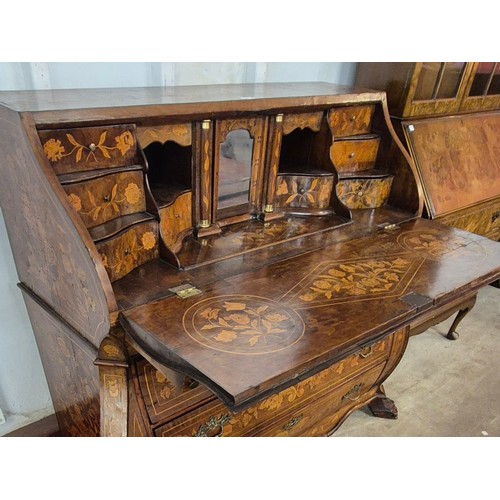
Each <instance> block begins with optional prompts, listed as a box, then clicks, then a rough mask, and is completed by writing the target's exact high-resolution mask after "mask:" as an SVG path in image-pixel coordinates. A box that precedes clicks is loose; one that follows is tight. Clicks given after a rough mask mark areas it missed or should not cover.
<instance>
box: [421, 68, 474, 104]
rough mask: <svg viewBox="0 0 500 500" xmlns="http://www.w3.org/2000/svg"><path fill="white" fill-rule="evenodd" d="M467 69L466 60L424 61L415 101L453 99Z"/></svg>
mask: <svg viewBox="0 0 500 500" xmlns="http://www.w3.org/2000/svg"><path fill="white" fill-rule="evenodd" d="M464 70H465V63H464V62H446V63H435V62H426V63H422V69H421V71H420V75H419V78H418V83H417V88H416V91H415V97H414V98H413V100H414V101H423V100H435V99H453V98H454V97H456V96H457V93H458V88H459V87H460V82H461V79H462V76H463V74H464Z"/></svg>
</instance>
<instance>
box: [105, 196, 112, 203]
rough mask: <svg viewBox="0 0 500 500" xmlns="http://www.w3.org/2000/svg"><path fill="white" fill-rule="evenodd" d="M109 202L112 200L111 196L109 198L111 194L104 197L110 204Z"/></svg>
mask: <svg viewBox="0 0 500 500" xmlns="http://www.w3.org/2000/svg"><path fill="white" fill-rule="evenodd" d="M109 200H111V196H109V194H105V195H104V201H105V202H108V201H109Z"/></svg>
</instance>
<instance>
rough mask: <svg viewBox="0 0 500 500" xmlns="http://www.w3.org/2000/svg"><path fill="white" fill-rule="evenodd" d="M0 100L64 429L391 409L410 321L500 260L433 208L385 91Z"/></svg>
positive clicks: (116, 430)
mask: <svg viewBox="0 0 500 500" xmlns="http://www.w3.org/2000/svg"><path fill="white" fill-rule="evenodd" d="M0 102H2V105H1V107H0V152H1V158H2V161H1V164H0V172H1V188H0V203H1V208H2V212H3V214H4V217H5V222H6V226H7V230H8V234H9V239H10V243H11V247H12V250H13V254H14V260H15V263H16V268H17V272H18V275H19V280H20V283H19V286H20V288H21V290H22V292H23V297H24V299H25V302H26V306H27V310H28V313H29V316H30V320H31V323H32V326H33V330H34V333H35V337H36V341H37V344H38V348H39V351H40V356H41V359H42V363H43V367H44V371H45V374H46V377H47V381H48V384H49V388H50V392H51V396H52V399H53V403H54V407H55V409H56V413H57V418H58V422H59V425H60V429H61V433H62V434H63V435H69V436H99V435H100V436H219V435H222V436H319V435H327V434H330V433H332V432H333V431H334V430H335V429H336V428H337V427H338V426H339V425H340V424H341V423H342V421H343V420H345V418H346V417H347V416H348V415H349V414H350V413H352V412H353V411H354V410H356V409H358V408H361V407H363V406H367V405H368V407H369V408H370V409H371V411H372V412H373V414H374V415H376V416H382V417H395V416H396V415H397V410H396V407H395V405H394V403H393V402H392V401H391V400H390V399H389V398H388V397H387V396H386V395H385V392H384V389H383V386H382V383H383V382H384V380H385V379H386V378H387V377H388V376H389V375H390V373H391V372H392V371H393V370H394V368H395V367H396V366H397V364H398V362H399V361H400V359H401V357H402V356H403V354H404V351H405V348H406V345H407V342H408V337H409V335H410V334H411V333H418V332H420V331H422V330H423V329H425V328H427V327H428V326H429V325H431V324H435V323H436V322H438V321H440V320H441V319H443V318H444V317H447V316H449V315H450V314H452V313H453V312H455V311H457V310H463V309H464V304H468V303H470V301H471V300H472V299H473V298H474V297H475V295H476V293H477V291H478V289H479V288H480V287H482V286H485V285H486V284H488V283H490V282H492V281H493V280H495V279H498V277H499V275H500V252H499V251H498V250H499V246H500V244H499V243H497V242H494V241H492V240H490V239H486V238H484V237H482V236H479V235H476V234H471V233H468V232H465V231H463V230H460V229H457V228H452V227H448V226H443V225H440V224H439V223H438V222H435V221H429V220H424V219H422V218H421V217H420V216H421V214H422V210H423V204H424V199H423V190H422V186H421V184H420V180H419V178H418V175H417V172H416V168H415V165H414V164H413V162H412V160H411V158H410V157H409V155H408V154H407V153H406V151H405V150H404V149H403V148H402V145H401V142H400V141H399V139H398V138H397V137H396V135H395V132H394V130H393V128H392V125H391V123H390V120H389V115H388V111H387V105H386V97H385V93H383V92H375V91H357V90H354V89H350V88H345V87H337V86H334V85H330V84H326V83H311V84H255V85H221V86H203V87H175V88H149V89H94V90H57V91H33V92H2V93H0ZM391 144H396V146H397V147H398V148H399V150H400V152H401V156H402V158H404V161H399V162H398V164H397V168H394V165H392V164H391V163H390V161H389V158H390V155H389V154H388V151H389V148H390V147H393V146H390V145H391ZM408 189H412V190H413V191H414V192H415V193H417V195H416V196H414V197H405V196H404V193H405V192H406V191H407V190H408ZM455 326H456V322H455V325H453V327H452V329H451V330H450V335H452V334H453V330H454V328H455Z"/></svg>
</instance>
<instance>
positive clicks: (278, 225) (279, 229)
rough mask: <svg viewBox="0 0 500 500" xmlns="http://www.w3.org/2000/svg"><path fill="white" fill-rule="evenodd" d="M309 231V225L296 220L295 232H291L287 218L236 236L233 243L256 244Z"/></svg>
mask: <svg viewBox="0 0 500 500" xmlns="http://www.w3.org/2000/svg"><path fill="white" fill-rule="evenodd" d="M307 231H308V227H307V225H306V224H304V223H299V222H297V221H295V223H294V226H293V234H289V233H290V225H289V223H288V221H287V220H281V221H278V222H268V223H265V224H263V225H260V226H259V227H256V228H255V229H254V230H252V231H248V232H247V233H243V234H240V235H238V236H235V237H234V238H233V239H232V242H233V243H236V244H242V245H245V246H246V245H252V244H253V245H255V244H259V243H267V242H270V241H274V240H278V239H279V238H282V237H288V236H292V235H293V236H298V235H300V234H304V233H306V232H307Z"/></svg>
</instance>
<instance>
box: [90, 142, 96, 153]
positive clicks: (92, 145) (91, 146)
mask: <svg viewBox="0 0 500 500" xmlns="http://www.w3.org/2000/svg"><path fill="white" fill-rule="evenodd" d="M89 149H90V151H92V152H94V151H95V150H96V149H97V146H96V145H95V144H94V143H92V144H89Z"/></svg>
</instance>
